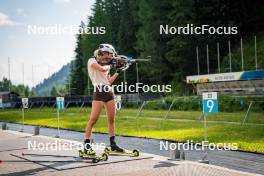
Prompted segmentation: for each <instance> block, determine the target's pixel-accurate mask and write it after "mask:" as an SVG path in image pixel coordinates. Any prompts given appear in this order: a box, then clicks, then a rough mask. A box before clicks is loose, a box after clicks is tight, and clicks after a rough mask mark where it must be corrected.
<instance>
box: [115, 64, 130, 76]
mask: <svg viewBox="0 0 264 176" xmlns="http://www.w3.org/2000/svg"><path fill="white" fill-rule="evenodd" d="M128 68H129V65H125V66H123V67H120V68H117V69H116V73H118V74H121V73H123V72H124V71H126V70H127V69H128Z"/></svg>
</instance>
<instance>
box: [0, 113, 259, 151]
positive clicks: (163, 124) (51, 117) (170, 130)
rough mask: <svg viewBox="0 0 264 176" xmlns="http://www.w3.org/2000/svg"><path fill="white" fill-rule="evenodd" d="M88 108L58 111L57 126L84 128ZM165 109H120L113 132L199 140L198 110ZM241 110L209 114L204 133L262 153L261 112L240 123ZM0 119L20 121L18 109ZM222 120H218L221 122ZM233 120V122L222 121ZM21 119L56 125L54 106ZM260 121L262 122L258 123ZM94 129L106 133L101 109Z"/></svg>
mask: <svg viewBox="0 0 264 176" xmlns="http://www.w3.org/2000/svg"><path fill="white" fill-rule="evenodd" d="M90 110H91V109H87V108H86V110H85V112H80V113H76V112H77V111H78V109H76V108H70V109H67V110H66V111H65V112H61V119H60V122H61V125H60V126H61V127H62V128H66V129H71V130H82V131H83V130H84V129H85V126H86V123H87V121H88V120H89V114H90ZM165 113H166V111H161V110H143V111H142V114H141V116H140V117H138V118H136V115H137V109H122V110H121V111H119V112H118V113H117V117H116V133H117V134H121V135H131V136H140V137H151V138H159V139H170V140H175V141H187V140H189V141H190V140H193V141H194V142H201V141H202V140H203V132H204V131H203V123H202V122H200V121H199V120H198V119H199V116H200V114H201V112H197V111H172V112H171V113H170V115H169V118H168V119H167V120H164V115H165ZM243 117H244V112H235V113H219V114H215V115H209V116H208V118H207V120H208V123H207V136H208V140H209V142H212V143H237V145H238V147H239V149H240V150H244V151H251V152H260V153H264V120H263V118H264V117H263V114H261V113H252V114H250V118H249V122H250V123H249V124H246V125H242V124H241V122H242V120H243ZM0 121H5V122H16V123H22V115H21V110H18V109H12V110H0ZM221 121H222V122H221ZM223 121H226V122H236V123H225V122H223ZM25 123H26V124H32V125H41V126H50V127H56V126H57V119H56V110H54V109H50V108H44V109H42V110H41V111H39V110H38V109H32V110H30V111H26V112H25ZM261 124H262V125H261ZM94 131H96V132H103V133H107V120H106V116H105V112H104V111H103V112H102V113H101V117H100V118H99V120H98V122H97V124H96V125H95V127H94Z"/></svg>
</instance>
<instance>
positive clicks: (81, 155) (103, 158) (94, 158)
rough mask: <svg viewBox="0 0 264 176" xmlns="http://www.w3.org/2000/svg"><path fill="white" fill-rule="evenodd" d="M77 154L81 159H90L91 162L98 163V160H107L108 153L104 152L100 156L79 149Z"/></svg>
mask: <svg viewBox="0 0 264 176" xmlns="http://www.w3.org/2000/svg"><path fill="white" fill-rule="evenodd" d="M79 156H80V157H81V158H83V159H91V160H92V162H93V163H98V162H99V161H107V160H108V155H107V154H106V153H103V154H102V155H101V156H99V155H96V154H93V155H89V154H85V153H84V152H83V151H82V150H79Z"/></svg>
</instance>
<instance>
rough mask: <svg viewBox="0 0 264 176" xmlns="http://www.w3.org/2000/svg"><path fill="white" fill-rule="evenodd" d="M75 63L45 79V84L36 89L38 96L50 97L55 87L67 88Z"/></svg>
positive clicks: (42, 83)
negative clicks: (72, 66)
mask: <svg viewBox="0 0 264 176" xmlns="http://www.w3.org/2000/svg"><path fill="white" fill-rule="evenodd" d="M72 64H73V61H72V62H70V63H68V64H66V65H64V66H63V67H62V68H61V69H60V70H59V71H58V72H56V73H54V74H52V75H51V76H50V77H49V78H47V79H44V80H43V82H41V83H40V84H38V85H37V86H36V87H34V89H33V90H34V92H36V94H37V96H50V92H51V89H52V87H53V86H55V87H65V86H66V85H67V84H68V79H69V75H70V70H71V65H72Z"/></svg>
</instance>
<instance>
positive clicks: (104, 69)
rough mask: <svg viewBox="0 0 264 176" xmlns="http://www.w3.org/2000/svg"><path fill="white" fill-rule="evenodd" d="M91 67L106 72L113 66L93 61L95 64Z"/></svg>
mask: <svg viewBox="0 0 264 176" xmlns="http://www.w3.org/2000/svg"><path fill="white" fill-rule="evenodd" d="M91 67H92V68H93V69H95V70H98V71H100V72H106V71H108V70H110V68H111V67H110V66H109V65H106V66H101V65H99V64H97V63H93V64H92V65H91Z"/></svg>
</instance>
